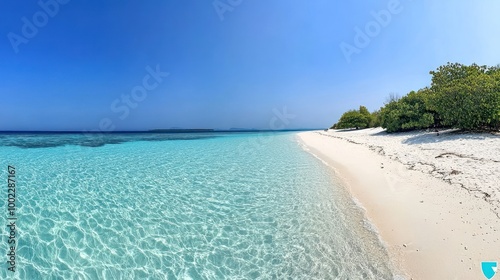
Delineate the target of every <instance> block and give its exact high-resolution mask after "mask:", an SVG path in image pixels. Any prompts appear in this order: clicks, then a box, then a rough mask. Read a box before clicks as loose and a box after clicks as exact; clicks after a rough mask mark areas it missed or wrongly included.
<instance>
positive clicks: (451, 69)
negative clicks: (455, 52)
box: [430, 63, 500, 130]
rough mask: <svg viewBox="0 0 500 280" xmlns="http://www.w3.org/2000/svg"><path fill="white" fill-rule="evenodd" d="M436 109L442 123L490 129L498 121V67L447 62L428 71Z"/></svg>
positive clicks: (499, 107)
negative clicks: (434, 69)
mask: <svg viewBox="0 0 500 280" xmlns="http://www.w3.org/2000/svg"><path fill="white" fill-rule="evenodd" d="M430 74H431V75H432V85H431V89H432V91H433V92H434V93H435V98H434V103H435V106H436V108H435V109H436V111H437V112H438V113H439V115H440V116H441V117H442V122H443V124H444V125H447V126H452V127H456V128H461V129H466V130H473V129H492V128H498V126H499V124H500V69H499V68H498V67H487V66H479V65H477V64H472V65H470V66H466V65H462V64H458V63H454V64H451V63H448V64H447V65H444V66H441V67H439V68H438V69H437V70H436V71H431V72H430Z"/></svg>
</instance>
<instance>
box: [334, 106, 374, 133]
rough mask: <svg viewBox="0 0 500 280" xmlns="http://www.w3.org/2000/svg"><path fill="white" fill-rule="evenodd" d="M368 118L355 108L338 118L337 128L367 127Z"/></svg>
mask: <svg viewBox="0 0 500 280" xmlns="http://www.w3.org/2000/svg"><path fill="white" fill-rule="evenodd" d="M369 123H370V122H369V120H368V119H367V118H366V116H365V115H363V114H362V113H360V112H359V111H356V110H349V111H347V112H345V113H344V114H343V115H342V116H341V117H340V119H339V122H338V123H337V126H336V127H337V128H339V129H343V128H356V129H360V128H367V127H368V125H369Z"/></svg>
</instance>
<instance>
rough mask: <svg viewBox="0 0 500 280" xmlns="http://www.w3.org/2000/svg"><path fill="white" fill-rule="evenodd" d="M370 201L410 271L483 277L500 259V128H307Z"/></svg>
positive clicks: (310, 141) (358, 194)
mask: <svg viewBox="0 0 500 280" xmlns="http://www.w3.org/2000/svg"><path fill="white" fill-rule="evenodd" d="M299 138H300V139H301V140H302V142H303V143H304V144H305V145H306V146H307V147H308V149H309V150H310V152H311V153H313V154H315V155H316V156H318V157H319V158H321V159H322V160H324V161H325V162H327V163H328V165H330V166H331V167H332V168H333V169H334V170H335V173H336V174H337V176H338V177H340V179H341V180H342V181H343V183H344V185H345V187H346V188H347V189H348V190H349V191H350V193H351V195H352V196H353V197H354V198H356V199H357V200H358V201H359V202H360V203H361V204H362V206H363V208H365V210H366V213H365V214H366V216H367V218H368V219H369V220H370V221H371V222H372V223H373V225H374V226H375V227H376V228H377V230H378V232H379V234H380V236H381V239H382V241H383V242H384V243H385V245H386V247H387V249H388V251H389V254H390V255H391V258H392V259H393V260H394V265H395V267H396V269H397V270H399V271H401V273H402V274H405V275H406V276H407V279H483V278H484V276H483V275H482V272H481V262H482V261H499V262H500V208H499V207H500V183H499V181H500V180H499V174H500V136H499V135H493V134H488V133H484V134H473V133H466V134H460V133H456V132H455V131H442V132H440V133H439V134H438V133H436V132H422V131H420V132H408V133H397V134H387V133H385V132H384V131H383V130H382V129H380V128H375V129H365V130H353V131H341V130H329V131H328V132H324V131H315V132H304V133H299Z"/></svg>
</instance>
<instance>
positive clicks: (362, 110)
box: [359, 106, 372, 127]
mask: <svg viewBox="0 0 500 280" xmlns="http://www.w3.org/2000/svg"><path fill="white" fill-rule="evenodd" d="M359 113H360V114H361V115H363V116H364V117H365V119H366V123H367V127H370V123H371V122H372V114H370V111H368V109H367V108H366V107H365V106H359Z"/></svg>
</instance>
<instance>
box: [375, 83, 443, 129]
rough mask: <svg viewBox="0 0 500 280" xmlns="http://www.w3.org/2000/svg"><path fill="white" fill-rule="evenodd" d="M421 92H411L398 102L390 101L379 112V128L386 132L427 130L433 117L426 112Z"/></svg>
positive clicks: (432, 121)
mask: <svg viewBox="0 0 500 280" xmlns="http://www.w3.org/2000/svg"><path fill="white" fill-rule="evenodd" d="M427 98H428V96H427V95H426V94H424V93H423V92H420V91H419V92H415V91H412V92H410V93H409V94H408V95H406V96H404V97H402V98H401V99H399V100H392V101H390V102H389V103H388V104H386V105H385V106H384V107H383V108H382V109H381V110H380V122H381V126H382V127H383V128H385V129H386V130H387V132H397V131H407V130H412V129H422V128H429V127H432V126H433V125H434V116H433V114H432V113H431V112H430V111H429V110H427V106H426V99H427Z"/></svg>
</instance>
